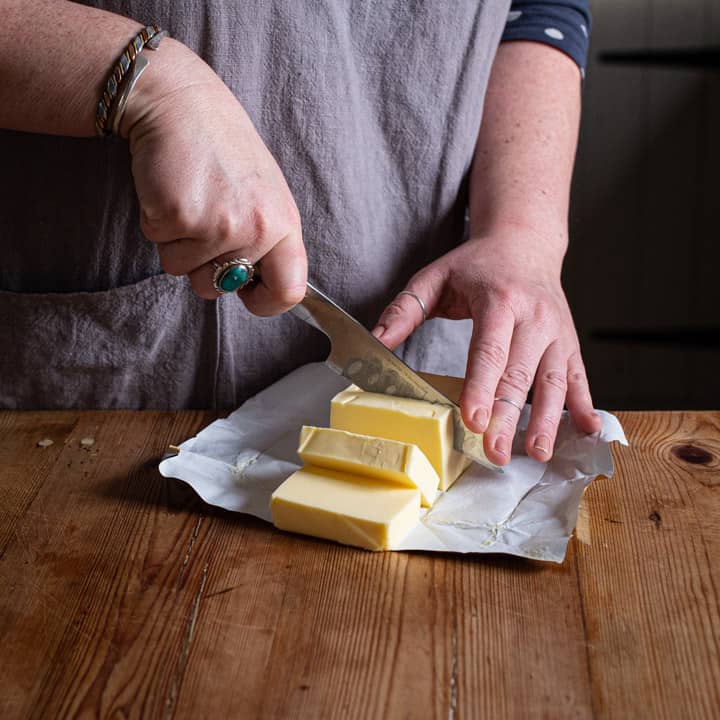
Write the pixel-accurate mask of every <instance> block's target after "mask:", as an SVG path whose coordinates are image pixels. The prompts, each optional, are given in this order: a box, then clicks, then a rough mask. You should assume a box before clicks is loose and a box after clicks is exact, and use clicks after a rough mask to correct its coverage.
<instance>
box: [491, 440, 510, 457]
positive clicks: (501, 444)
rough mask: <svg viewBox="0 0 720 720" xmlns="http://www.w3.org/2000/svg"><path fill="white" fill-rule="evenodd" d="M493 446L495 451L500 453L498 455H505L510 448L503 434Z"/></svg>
mask: <svg viewBox="0 0 720 720" xmlns="http://www.w3.org/2000/svg"><path fill="white" fill-rule="evenodd" d="M493 447H494V448H495V452H497V453H500V455H507V454H508V452H509V450H510V443H509V442H508V439H507V438H506V437H505V436H504V435H500V437H498V439H497V440H496V441H495V445H494V446H493Z"/></svg>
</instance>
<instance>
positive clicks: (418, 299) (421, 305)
mask: <svg viewBox="0 0 720 720" xmlns="http://www.w3.org/2000/svg"><path fill="white" fill-rule="evenodd" d="M401 295H409V296H410V297H414V298H415V299H416V300H417V301H418V303H419V304H420V309H421V310H422V314H423V322H425V321H426V320H427V310H426V309H425V303H424V302H423V299H422V298H421V297H420V296H419V295H416V294H415V293H414V292H410V290H403V291H402V292H399V293H398V297H400V296H401Z"/></svg>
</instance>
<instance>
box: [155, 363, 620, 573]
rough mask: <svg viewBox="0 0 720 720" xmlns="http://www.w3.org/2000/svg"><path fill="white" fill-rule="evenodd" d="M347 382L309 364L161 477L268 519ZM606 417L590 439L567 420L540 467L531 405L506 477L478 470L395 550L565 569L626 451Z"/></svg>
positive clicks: (189, 449)
mask: <svg viewBox="0 0 720 720" xmlns="http://www.w3.org/2000/svg"><path fill="white" fill-rule="evenodd" d="M347 384H348V383H347V380H345V379H344V378H342V377H340V376H338V375H336V374H335V373H333V372H332V371H331V370H330V369H329V368H328V367H327V366H326V365H325V364H324V363H313V364H310V365H305V366H304V367H301V368H299V369H298V370H296V371H294V372H292V373H290V374H289V375H287V376H286V377H284V378H283V379H282V380H280V381H279V382H277V383H275V384H274V385H272V386H270V387H269V388H267V389H266V390H263V391H262V392H261V393H259V394H258V395H256V396H255V397H254V398H251V399H250V400H248V401H247V402H246V403H245V404H243V405H242V406H241V407H240V408H239V409H238V410H236V411H235V412H233V413H232V414H231V415H229V416H228V417H227V418H224V419H221V420H216V421H215V422H213V423H212V424H210V425H209V426H208V427H206V428H205V429H204V430H202V431H201V432H200V433H198V435H197V436H195V437H193V438H190V439H189V440H186V441H185V442H184V443H182V445H180V452H179V453H178V454H177V455H175V456H172V457H168V458H166V459H164V460H163V461H162V463H161V464H160V472H161V473H162V475H164V476H165V477H169V478H177V479H179V480H183V481H184V482H186V483H188V484H189V485H190V486H191V487H192V488H193V489H194V490H195V492H197V494H198V495H199V496H200V497H201V498H202V499H203V500H205V502H207V503H209V504H210V505H216V506H218V507H221V508H224V509H226V510H232V511H236V512H242V513H247V514H249V515H254V516H256V517H259V518H262V519H263V520H267V521H271V517H270V496H271V495H272V493H273V491H274V490H275V489H276V488H277V487H278V486H279V485H280V484H281V483H282V482H283V480H285V478H287V477H288V475H290V474H291V473H292V472H294V471H295V470H297V469H298V468H299V467H300V458H299V457H298V455H297V452H296V449H297V444H298V437H299V434H300V428H301V427H302V426H303V425H317V426H319V427H327V426H328V425H329V419H330V400H331V398H332V397H333V396H334V395H335V394H336V393H337V392H339V391H340V390H342V389H343V388H345V387H346V386H347ZM600 415H601V417H602V421H603V427H602V431H601V432H600V433H599V434H595V435H584V434H582V433H580V432H579V431H578V430H577V429H576V428H575V427H574V425H573V424H572V422H571V421H570V418H569V416H568V415H567V414H565V415H564V416H563V419H562V421H561V424H560V429H559V432H558V438H557V442H556V446H555V453H554V455H553V458H552V460H551V461H550V462H549V463H539V462H536V461H535V460H531V459H530V458H529V457H527V456H526V455H525V453H524V450H523V445H524V440H525V430H526V428H527V423H528V420H529V417H530V408H529V406H526V407H525V409H524V411H523V413H522V416H521V418H520V422H519V426H518V432H517V435H516V436H515V440H514V443H513V454H512V459H511V461H510V463H509V465H507V466H506V467H505V471H504V472H503V473H497V472H493V471H490V470H486V469H484V468H482V467H480V466H479V465H476V464H473V465H471V466H470V467H469V468H468V469H467V470H466V471H465V473H464V474H463V476H462V477H461V478H460V479H459V480H458V481H457V482H456V483H455V485H453V487H452V488H450V490H449V491H448V492H446V493H444V494H442V495H441V496H440V497H439V498H438V500H437V502H436V503H435V505H434V506H433V507H432V508H430V509H429V510H428V511H426V512H425V513H424V514H423V516H422V517H421V520H420V522H419V523H418V524H417V526H416V527H415V528H414V529H413V530H412V531H411V532H410V534H409V535H408V536H407V537H406V538H405V540H404V541H403V543H402V544H401V545H400V546H399V547H398V548H396V549H397V550H430V551H435V552H460V553H506V554H510V555H518V556H520V557H526V558H533V559H536V560H550V561H554V562H562V560H563V558H564V557H565V550H566V547H567V543H568V540H569V538H570V535H571V534H572V531H573V528H574V527H575V523H576V521H577V514H578V507H579V505H580V498H581V497H582V493H583V490H584V489H585V487H587V485H589V484H590V482H592V480H593V479H594V478H595V477H597V476H598V475H606V476H608V477H610V476H611V475H612V472H613V463H612V457H611V455H610V448H609V443H611V442H613V441H619V442H621V443H623V444H625V445H626V444H627V441H626V439H625V434H624V433H623V430H622V427H621V426H620V423H619V422H618V420H617V418H615V417H614V416H613V415H610V414H609V413H606V412H602V411H601V412H600Z"/></svg>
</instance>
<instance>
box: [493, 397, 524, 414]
mask: <svg viewBox="0 0 720 720" xmlns="http://www.w3.org/2000/svg"><path fill="white" fill-rule="evenodd" d="M495 402H504V403H507V404H508V405H512V406H513V407H514V408H517V409H518V410H519V411H520V412H522V411H523V406H522V405H521V404H520V403H519V402H515V400H513V399H512V398H506V397H496V398H495Z"/></svg>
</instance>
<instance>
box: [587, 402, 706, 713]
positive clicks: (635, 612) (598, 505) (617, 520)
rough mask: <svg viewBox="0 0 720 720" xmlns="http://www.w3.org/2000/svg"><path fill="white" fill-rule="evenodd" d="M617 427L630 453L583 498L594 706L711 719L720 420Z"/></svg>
mask: <svg viewBox="0 0 720 720" xmlns="http://www.w3.org/2000/svg"><path fill="white" fill-rule="evenodd" d="M620 417H621V419H622V421H623V423H624V425H625V429H626V432H627V434H628V438H629V440H630V443H631V446H630V448H629V449H626V448H623V449H622V450H619V451H618V452H616V463H617V466H616V475H615V477H614V478H613V479H612V480H611V481H603V482H599V483H595V484H593V485H592V486H591V488H590V490H589V491H588V493H587V495H588V502H589V509H590V518H591V529H592V532H591V534H592V542H591V544H590V545H580V546H578V548H577V550H578V555H577V558H578V567H579V570H580V582H581V588H582V596H583V607H584V612H585V618H586V624H587V628H588V638H587V640H588V648H589V653H590V655H589V657H590V674H591V678H592V690H593V703H594V707H595V708H596V710H597V713H598V715H599V716H600V717H653V718H677V717H693V718H715V717H717V711H718V708H719V707H720V689H719V688H720V597H719V596H718V587H719V586H720V577H719V574H720V560H718V558H720V503H719V502H718V496H717V492H718V488H717V486H718V484H720V413H692V414H691V413H674V414H670V413H636V414H628V413H622V414H621V416H620ZM683 458H685V459H683ZM688 459H689V461H688Z"/></svg>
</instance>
